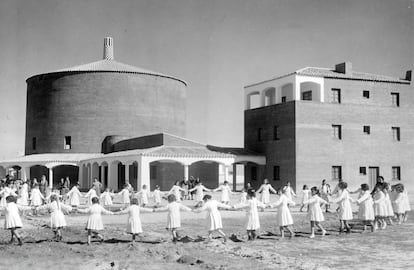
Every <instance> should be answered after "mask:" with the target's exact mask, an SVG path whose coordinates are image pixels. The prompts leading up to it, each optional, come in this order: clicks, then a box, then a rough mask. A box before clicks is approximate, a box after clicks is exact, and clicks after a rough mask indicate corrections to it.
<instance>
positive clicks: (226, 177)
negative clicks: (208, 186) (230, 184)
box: [224, 165, 230, 181]
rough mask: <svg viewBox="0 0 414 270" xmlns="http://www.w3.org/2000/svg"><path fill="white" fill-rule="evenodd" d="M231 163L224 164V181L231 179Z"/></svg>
mask: <svg viewBox="0 0 414 270" xmlns="http://www.w3.org/2000/svg"><path fill="white" fill-rule="evenodd" d="M229 168H230V166H229V165H224V181H229Z"/></svg>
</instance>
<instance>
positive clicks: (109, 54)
mask: <svg viewBox="0 0 414 270" xmlns="http://www.w3.org/2000/svg"><path fill="white" fill-rule="evenodd" d="M103 59H104V60H114V40H113V39H112V38H111V37H106V38H104V50H103Z"/></svg>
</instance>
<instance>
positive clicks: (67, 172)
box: [53, 165, 79, 187]
mask: <svg viewBox="0 0 414 270" xmlns="http://www.w3.org/2000/svg"><path fill="white" fill-rule="evenodd" d="M66 177H69V180H70V187H73V186H74V185H75V184H76V183H77V182H78V180H79V179H78V177H79V167H78V166H73V165H59V166H56V167H54V168H53V186H54V187H59V185H60V179H61V178H63V179H66Z"/></svg>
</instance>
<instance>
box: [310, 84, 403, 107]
mask: <svg viewBox="0 0 414 270" xmlns="http://www.w3.org/2000/svg"><path fill="white" fill-rule="evenodd" d="M305 93H306V92H303V93H302V99H303V100H312V91H311V93H310V96H309V94H308V93H307V94H306V95H305ZM362 97H363V98H364V99H369V98H370V91H368V90H363V91H362ZM305 98H306V99H305ZM331 102H332V103H341V89H339V88H332V89H331ZM391 106H393V107H399V106H400V93H396V92H392V93H391Z"/></svg>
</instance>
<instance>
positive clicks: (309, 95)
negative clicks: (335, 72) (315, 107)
mask: <svg viewBox="0 0 414 270" xmlns="http://www.w3.org/2000/svg"><path fill="white" fill-rule="evenodd" d="M302 100H312V90H310V91H305V92H303V93H302Z"/></svg>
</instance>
